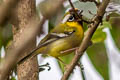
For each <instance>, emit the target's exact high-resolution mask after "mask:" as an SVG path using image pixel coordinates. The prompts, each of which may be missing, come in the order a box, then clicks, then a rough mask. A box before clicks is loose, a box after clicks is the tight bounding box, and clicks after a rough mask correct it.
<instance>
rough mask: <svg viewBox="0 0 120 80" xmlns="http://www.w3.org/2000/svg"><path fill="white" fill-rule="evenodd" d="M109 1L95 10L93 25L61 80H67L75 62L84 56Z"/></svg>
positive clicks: (105, 0)
mask: <svg viewBox="0 0 120 80" xmlns="http://www.w3.org/2000/svg"><path fill="white" fill-rule="evenodd" d="M109 1H110V0H103V2H102V4H101V5H100V6H99V8H98V10H97V15H96V16H95V17H94V18H93V19H92V21H94V23H91V25H90V26H91V27H90V28H89V29H88V30H87V32H86V35H85V37H84V39H83V41H82V43H81V45H80V47H79V49H78V52H77V54H76V55H75V56H74V58H73V59H72V62H71V63H70V64H69V65H68V68H67V69H66V71H65V73H64V75H63V76H62V79H61V80H68V78H69V76H70V74H71V72H72V71H73V69H74V67H75V66H76V64H77V62H78V61H79V59H80V57H81V56H82V55H83V54H84V51H85V50H86V49H87V48H88V44H89V42H90V40H91V37H92V35H93V33H94V32H95V30H96V29H97V27H98V25H99V23H100V22H101V20H102V17H103V15H104V13H105V9H106V7H107V5H108V3H109Z"/></svg>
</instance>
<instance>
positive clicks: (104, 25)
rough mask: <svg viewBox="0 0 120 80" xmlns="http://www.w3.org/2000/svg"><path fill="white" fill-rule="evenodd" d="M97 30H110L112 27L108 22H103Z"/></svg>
mask: <svg viewBox="0 0 120 80" xmlns="http://www.w3.org/2000/svg"><path fill="white" fill-rule="evenodd" d="M99 28H101V29H104V28H109V29H112V25H111V23H110V22H108V21H103V22H102V25H100V26H99Z"/></svg>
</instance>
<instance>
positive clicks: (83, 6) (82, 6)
mask: <svg viewBox="0 0 120 80" xmlns="http://www.w3.org/2000/svg"><path fill="white" fill-rule="evenodd" d="M73 4H74V6H75V8H78V9H80V10H83V16H85V17H86V18H88V19H90V18H92V17H93V16H94V14H96V12H97V7H96V5H95V4H94V3H93V2H86V3H85V2H80V1H79V0H78V1H75V2H74V3H73ZM88 5H89V6H88ZM66 8H67V9H68V8H71V6H70V5H68V6H67V7H66ZM89 11H90V12H91V13H92V14H90V13H89Z"/></svg>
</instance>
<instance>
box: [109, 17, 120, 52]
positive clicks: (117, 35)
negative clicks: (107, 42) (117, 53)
mask: <svg viewBox="0 0 120 80" xmlns="http://www.w3.org/2000/svg"><path fill="white" fill-rule="evenodd" d="M110 22H111V25H112V29H111V30H110V33H111V35H112V38H113V40H114V42H115V44H116V46H117V47H118V48H119V50H120V17H112V18H111V19H110Z"/></svg>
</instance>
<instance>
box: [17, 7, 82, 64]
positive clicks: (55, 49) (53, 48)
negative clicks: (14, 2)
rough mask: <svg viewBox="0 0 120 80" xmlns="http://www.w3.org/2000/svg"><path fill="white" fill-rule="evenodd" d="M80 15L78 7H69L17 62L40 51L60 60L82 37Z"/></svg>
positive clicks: (72, 49)
mask: <svg viewBox="0 0 120 80" xmlns="http://www.w3.org/2000/svg"><path fill="white" fill-rule="evenodd" d="M80 15H81V11H80V10H79V9H75V10H73V9H70V10H69V11H68V12H66V13H65V15H64V16H63V19H62V21H61V22H60V23H59V24H58V25H56V26H55V27H54V29H52V30H51V31H50V32H49V33H48V34H47V35H46V36H45V37H44V38H43V39H42V40H41V41H40V43H39V45H38V46H37V47H36V48H35V49H33V50H32V51H31V52H30V53H29V54H28V55H27V56H25V57H24V58H22V59H21V60H20V61H19V62H18V63H21V62H24V61H25V60H26V59H28V58H30V57H34V56H36V55H38V54H41V53H42V54H43V53H44V54H46V55H49V56H52V57H55V58H56V59H58V60H60V59H59V57H61V56H65V55H67V54H70V53H71V52H73V51H75V50H76V48H77V47H78V46H80V44H81V42H82V40H83V37H84V30H83V21H82V19H81V18H80ZM60 61H61V60H60Z"/></svg>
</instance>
